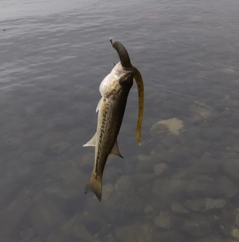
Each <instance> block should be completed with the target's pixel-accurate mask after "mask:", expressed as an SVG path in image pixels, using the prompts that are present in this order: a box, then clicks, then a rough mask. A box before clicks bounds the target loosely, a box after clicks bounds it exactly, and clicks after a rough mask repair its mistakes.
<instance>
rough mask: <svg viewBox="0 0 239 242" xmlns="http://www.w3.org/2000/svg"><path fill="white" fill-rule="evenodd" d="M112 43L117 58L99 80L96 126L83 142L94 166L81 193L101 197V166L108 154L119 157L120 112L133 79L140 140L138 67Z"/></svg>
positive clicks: (141, 101)
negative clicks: (92, 151)
mask: <svg viewBox="0 0 239 242" xmlns="http://www.w3.org/2000/svg"><path fill="white" fill-rule="evenodd" d="M111 43H112V46H113V47H114V48H115V50H116V51H117V53H118V55H119V58H120V62H119V63H118V64H116V65H115V67H114V68H113V69H112V71H111V72H110V73H109V74H108V75H107V76H106V77H105V78H104V80H103V81H102V82H101V84H100V93H101V96H102V98H101V100H100V101H99V103H98V105H97V108H96V112H97V111H98V123H97V130H96V133H95V135H94V136H93V138H92V139H91V140H90V141H89V142H88V143H86V144H85V145H83V146H94V147H95V161H94V169H93V171H92V174H91V177H90V180H89V182H88V184H87V185H86V188H85V193H87V192H89V191H92V192H94V193H95V195H96V196H97V198H98V200H99V201H101V194H102V177H103V172H104V167H105V164H106V161H107V158H108V156H109V154H114V155H118V156H120V157H122V155H121V154H120V151H119V148H118V143H117V137H118V134H119V130H120V127H121V123H122V120H123V116H124V111H125V106H126V103H127V98H128V94H129V91H130V89H131V87H132V85H133V79H135V81H136V83H137V87H138V97H139V111H138V124H137V131H136V138H137V141H138V143H139V144H140V142H141V126H142V120H143V109H144V85H143V79H142V76H141V74H140V72H139V71H138V69H137V68H136V67H134V66H132V64H131V62H130V58H129V55H128V52H127V50H126V49H125V47H124V46H123V45H122V44H121V43H120V42H118V41H117V42H115V43H113V42H112V41H111Z"/></svg>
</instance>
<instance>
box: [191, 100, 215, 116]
mask: <svg viewBox="0 0 239 242" xmlns="http://www.w3.org/2000/svg"><path fill="white" fill-rule="evenodd" d="M189 111H191V112H192V113H193V114H194V115H197V116H199V117H201V118H203V119H206V120H214V119H216V118H217V117H218V115H219V113H218V112H217V111H216V110H215V109H214V108H213V107H211V106H209V105H207V104H205V103H203V102H198V101H195V102H194V103H193V104H192V105H191V106H190V107H189Z"/></svg>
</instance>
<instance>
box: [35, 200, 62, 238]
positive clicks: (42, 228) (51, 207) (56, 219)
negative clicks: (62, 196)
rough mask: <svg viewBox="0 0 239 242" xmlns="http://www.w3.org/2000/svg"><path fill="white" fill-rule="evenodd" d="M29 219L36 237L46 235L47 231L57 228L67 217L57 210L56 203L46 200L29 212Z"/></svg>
mask: <svg viewBox="0 0 239 242" xmlns="http://www.w3.org/2000/svg"><path fill="white" fill-rule="evenodd" d="M30 219H31V223H32V226H33V228H34V229H35V231H36V234H37V235H38V236H43V235H46V234H47V233H48V232H49V231H51V230H52V229H54V228H57V227H58V226H59V225H60V224H61V223H63V222H64V221H65V220H66V219H67V217H66V216H65V214H63V213H62V211H61V209H59V208H57V206H56V203H53V202H51V201H49V200H47V199H46V201H39V203H38V204H37V205H36V206H34V207H33V208H32V210H31V212H30Z"/></svg>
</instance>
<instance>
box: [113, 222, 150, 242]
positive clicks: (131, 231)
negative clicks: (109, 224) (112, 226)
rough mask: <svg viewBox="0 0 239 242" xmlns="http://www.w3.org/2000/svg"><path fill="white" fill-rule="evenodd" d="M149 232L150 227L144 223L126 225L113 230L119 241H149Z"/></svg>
mask: <svg viewBox="0 0 239 242" xmlns="http://www.w3.org/2000/svg"><path fill="white" fill-rule="evenodd" d="M151 233H152V232H151V227H150V226H149V225H146V224H142V225H126V226H123V227H120V228H117V229H116V230H115V235H116V237H117V238H118V239H119V241H121V242H126V241H137V242H151V241H152V239H151Z"/></svg>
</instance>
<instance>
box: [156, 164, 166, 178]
mask: <svg viewBox="0 0 239 242" xmlns="http://www.w3.org/2000/svg"><path fill="white" fill-rule="evenodd" d="M167 170H168V166H167V165H166V164H165V163H159V164H157V165H155V166H154V174H155V175H156V176H162V175H164V174H165V173H166V172H167Z"/></svg>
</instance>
